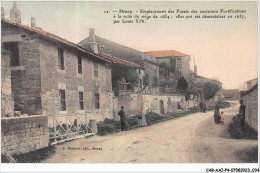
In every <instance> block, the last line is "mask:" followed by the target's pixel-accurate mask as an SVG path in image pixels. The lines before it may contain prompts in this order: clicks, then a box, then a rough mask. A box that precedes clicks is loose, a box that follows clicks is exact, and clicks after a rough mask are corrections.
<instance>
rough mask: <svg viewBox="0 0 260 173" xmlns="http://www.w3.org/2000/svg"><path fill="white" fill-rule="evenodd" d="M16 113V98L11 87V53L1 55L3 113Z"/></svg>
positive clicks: (3, 114)
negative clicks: (14, 98)
mask: <svg viewBox="0 0 260 173" xmlns="http://www.w3.org/2000/svg"><path fill="white" fill-rule="evenodd" d="M6 114H9V115H13V114H14V100H13V96H12V89H11V70H10V55H5V54H2V56H1V115H2V117H3V116H5V115H6Z"/></svg>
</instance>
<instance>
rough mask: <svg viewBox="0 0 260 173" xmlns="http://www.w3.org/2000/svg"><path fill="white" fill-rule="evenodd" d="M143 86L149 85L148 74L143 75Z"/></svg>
mask: <svg viewBox="0 0 260 173" xmlns="http://www.w3.org/2000/svg"><path fill="white" fill-rule="evenodd" d="M143 84H144V85H145V86H148V85H149V84H150V77H149V74H148V73H146V74H145V75H144V77H143Z"/></svg>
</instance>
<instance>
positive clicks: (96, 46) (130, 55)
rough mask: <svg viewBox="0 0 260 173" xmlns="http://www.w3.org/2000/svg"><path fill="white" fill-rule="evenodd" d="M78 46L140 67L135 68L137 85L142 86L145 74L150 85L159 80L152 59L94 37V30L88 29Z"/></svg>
mask: <svg viewBox="0 0 260 173" xmlns="http://www.w3.org/2000/svg"><path fill="white" fill-rule="evenodd" d="M79 45H80V46H82V47H84V48H85V49H88V50H91V51H93V52H95V53H98V54H101V55H102V54H103V55H108V56H112V57H114V58H116V59H121V60H124V61H127V62H131V63H135V64H138V65H140V68H136V70H137V74H138V77H139V84H141V85H142V84H143V77H144V76H145V74H148V75H149V83H150V84H151V85H152V84H154V83H155V82H156V81H155V80H156V79H158V78H159V66H158V64H157V60H156V59H155V58H154V57H152V56H150V55H148V54H146V53H144V52H140V51H138V50H135V49H132V48H130V47H127V46H124V45H121V44H118V43H115V42H113V41H110V40H107V39H104V38H102V37H99V36H97V35H95V31H94V29H90V31H89V37H88V38H86V39H84V40H82V41H81V42H79ZM126 82H127V81H126Z"/></svg>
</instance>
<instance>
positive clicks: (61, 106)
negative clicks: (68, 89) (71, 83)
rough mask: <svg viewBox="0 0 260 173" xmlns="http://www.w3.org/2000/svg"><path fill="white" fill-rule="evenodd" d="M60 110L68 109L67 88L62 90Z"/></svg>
mask: <svg viewBox="0 0 260 173" xmlns="http://www.w3.org/2000/svg"><path fill="white" fill-rule="evenodd" d="M59 95H60V111H65V110H66V98H65V90H60V93H59Z"/></svg>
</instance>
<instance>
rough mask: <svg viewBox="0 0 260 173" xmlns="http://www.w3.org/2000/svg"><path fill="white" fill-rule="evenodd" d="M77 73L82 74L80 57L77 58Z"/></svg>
mask: <svg viewBox="0 0 260 173" xmlns="http://www.w3.org/2000/svg"><path fill="white" fill-rule="evenodd" d="M78 73H80V74H82V57H81V56H78Z"/></svg>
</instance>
